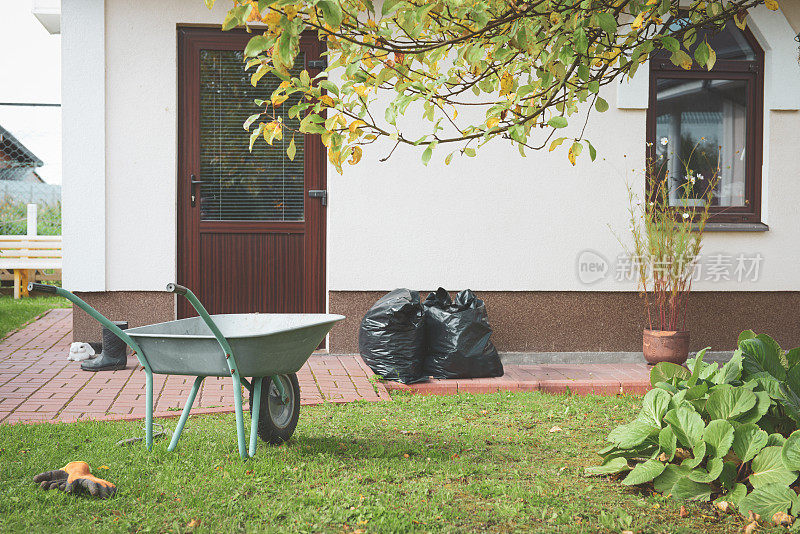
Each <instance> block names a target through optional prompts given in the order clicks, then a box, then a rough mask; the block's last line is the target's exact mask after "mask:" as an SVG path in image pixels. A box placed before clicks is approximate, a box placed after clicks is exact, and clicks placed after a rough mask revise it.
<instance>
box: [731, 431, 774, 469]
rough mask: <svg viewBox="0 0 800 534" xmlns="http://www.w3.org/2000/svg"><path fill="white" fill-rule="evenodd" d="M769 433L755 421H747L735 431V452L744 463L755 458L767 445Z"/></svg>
mask: <svg viewBox="0 0 800 534" xmlns="http://www.w3.org/2000/svg"><path fill="white" fill-rule="evenodd" d="M768 437H769V436H767V433H766V432H764V431H763V430H761V429H760V428H758V426H756V425H755V424H754V423H747V424H745V425H742V426H740V427H739V428H737V429H736V430H734V431H733V452H735V453H736V456H738V457H739V459H740V460H741V461H742V462H743V463H744V462H747V461H749V460H752V459H753V458H755V456H756V454H758V453H759V452H760V451H761V449H763V448H764V447H766V446H767V439H768Z"/></svg>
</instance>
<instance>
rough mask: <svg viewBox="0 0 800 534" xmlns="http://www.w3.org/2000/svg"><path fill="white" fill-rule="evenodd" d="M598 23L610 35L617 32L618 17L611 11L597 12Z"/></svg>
mask: <svg viewBox="0 0 800 534" xmlns="http://www.w3.org/2000/svg"><path fill="white" fill-rule="evenodd" d="M596 16H597V24H598V25H599V26H600V28H601V29H602V30H603V31H604V32H606V33H607V34H608V35H614V34H616V33H617V19H615V18H614V15H612V14H611V13H597V15H596Z"/></svg>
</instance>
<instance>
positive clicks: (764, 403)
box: [736, 391, 772, 423]
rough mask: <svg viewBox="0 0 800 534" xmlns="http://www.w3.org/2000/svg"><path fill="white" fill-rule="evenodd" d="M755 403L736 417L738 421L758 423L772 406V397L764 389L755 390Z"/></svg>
mask: <svg viewBox="0 0 800 534" xmlns="http://www.w3.org/2000/svg"><path fill="white" fill-rule="evenodd" d="M755 396H756V399H757V400H756V405H755V406H753V407H752V408H751V409H750V410H748V411H747V412H746V413H743V414H742V415H740V416H738V417H736V420H737V421H739V422H740V423H758V422H759V421H761V418H762V417H764V415H765V414H766V413H767V412H768V411H769V407H770V406H772V399H770V397H769V394H768V393H767V392H766V391H756V392H755Z"/></svg>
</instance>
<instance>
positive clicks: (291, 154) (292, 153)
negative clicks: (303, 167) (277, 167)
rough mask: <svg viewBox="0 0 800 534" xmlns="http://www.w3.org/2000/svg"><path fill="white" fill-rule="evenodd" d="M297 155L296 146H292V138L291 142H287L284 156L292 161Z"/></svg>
mask: <svg viewBox="0 0 800 534" xmlns="http://www.w3.org/2000/svg"><path fill="white" fill-rule="evenodd" d="M296 154H297V146H296V145H295V144H294V137H292V140H291V141H289V146H288V147H286V155H287V156H289V159H290V160H292V161H294V156H295V155H296Z"/></svg>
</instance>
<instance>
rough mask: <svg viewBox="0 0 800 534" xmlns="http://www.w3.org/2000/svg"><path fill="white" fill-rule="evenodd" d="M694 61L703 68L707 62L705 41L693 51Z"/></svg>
mask: <svg viewBox="0 0 800 534" xmlns="http://www.w3.org/2000/svg"><path fill="white" fill-rule="evenodd" d="M694 59H695V61H697V64H698V65H700V66H702V67H705V66H706V63H707V62H708V44H706V42H705V41H703V42H702V43H700V44H699V45H697V48H695V49H694Z"/></svg>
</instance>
